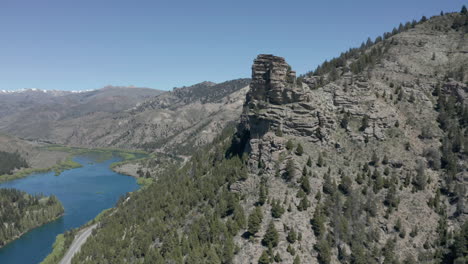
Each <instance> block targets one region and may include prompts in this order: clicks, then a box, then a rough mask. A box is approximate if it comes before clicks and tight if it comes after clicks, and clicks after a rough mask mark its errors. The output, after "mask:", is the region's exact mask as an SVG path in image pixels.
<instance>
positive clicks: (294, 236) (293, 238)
mask: <svg viewBox="0 0 468 264" xmlns="http://www.w3.org/2000/svg"><path fill="white" fill-rule="evenodd" d="M296 239H297V234H296V232H295V231H294V228H291V230H289V233H288V236H287V237H286V240H287V241H288V242H289V243H291V244H294V242H296Z"/></svg>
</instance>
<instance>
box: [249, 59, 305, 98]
mask: <svg viewBox="0 0 468 264" xmlns="http://www.w3.org/2000/svg"><path fill="white" fill-rule="evenodd" d="M301 90H302V89H299V87H298V86H297V85H296V72H295V71H292V70H291V67H290V66H289V65H288V64H287V63H286V61H285V60H284V58H281V57H277V56H273V55H269V54H260V55H258V57H257V59H255V61H254V64H253V66H252V83H251V85H250V93H249V95H248V96H247V100H248V101H251V100H260V101H265V102H268V103H272V104H276V105H281V104H287V103H293V102H298V101H300V100H301V96H302V95H303V93H302V91H301Z"/></svg>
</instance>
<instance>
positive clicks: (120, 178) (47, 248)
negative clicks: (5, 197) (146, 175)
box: [0, 155, 139, 264]
mask: <svg viewBox="0 0 468 264" xmlns="http://www.w3.org/2000/svg"><path fill="white" fill-rule="evenodd" d="M73 160H74V161H76V162H78V163H80V164H82V165H83V167H81V168H76V169H72V170H67V171H64V172H62V173H61V174H60V175H59V176H55V174H54V172H49V173H39V174H34V175H31V176H29V177H26V178H22V179H17V180H14V181H10V182H6V183H3V184H0V188H16V189H19V190H23V191H26V192H28V193H31V194H35V193H43V194H45V195H51V194H54V195H55V196H57V197H58V199H59V200H60V201H61V202H62V204H63V206H64V208H65V215H64V216H63V217H61V218H59V219H57V220H56V221H53V222H51V223H48V224H46V225H43V226H41V227H38V228H36V229H33V230H31V231H30V232H28V233H26V234H25V235H23V236H22V237H21V238H19V239H17V240H15V241H13V242H12V243H10V244H8V245H7V246H5V247H3V248H1V249H0V264H10V263H11V264H30V263H31V264H33V263H39V262H41V261H42V260H43V259H44V258H45V257H46V256H47V255H48V254H49V253H50V252H51V251H52V244H53V243H54V241H55V237H56V236H57V235H58V234H60V233H63V232H65V231H66V230H70V229H72V228H76V227H79V226H82V225H83V224H85V223H87V222H88V221H89V220H91V219H93V218H94V217H96V216H97V215H98V214H99V213H100V212H101V211H102V210H104V209H107V208H110V207H113V206H114V205H115V203H116V202H117V200H118V199H119V197H120V196H122V195H124V194H126V193H127V192H132V191H135V190H137V189H138V188H139V186H138V184H137V183H136V179H135V178H133V177H129V176H125V175H122V174H119V173H116V172H113V171H112V170H111V169H110V168H109V165H110V164H111V163H113V162H116V161H119V160H120V159H119V158H116V157H114V158H111V159H109V160H106V161H103V162H102V161H98V162H96V156H95V155H88V156H87V155H83V156H77V157H75V158H74V159H73Z"/></svg>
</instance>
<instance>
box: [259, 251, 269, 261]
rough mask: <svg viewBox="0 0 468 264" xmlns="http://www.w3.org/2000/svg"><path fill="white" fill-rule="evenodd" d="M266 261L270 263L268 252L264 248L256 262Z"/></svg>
mask: <svg viewBox="0 0 468 264" xmlns="http://www.w3.org/2000/svg"><path fill="white" fill-rule="evenodd" d="M268 263H270V256H268V253H267V252H266V251H265V250H264V251H263V252H262V255H261V256H260V258H259V259H258V264H268Z"/></svg>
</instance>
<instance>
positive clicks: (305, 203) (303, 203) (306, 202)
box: [297, 196, 310, 211]
mask: <svg viewBox="0 0 468 264" xmlns="http://www.w3.org/2000/svg"><path fill="white" fill-rule="evenodd" d="M309 206H310V203H309V200H308V199H307V197H306V196H304V197H303V198H302V200H301V201H300V202H299V205H298V206H297V210H299V211H305V210H307V208H308V207H309Z"/></svg>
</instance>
